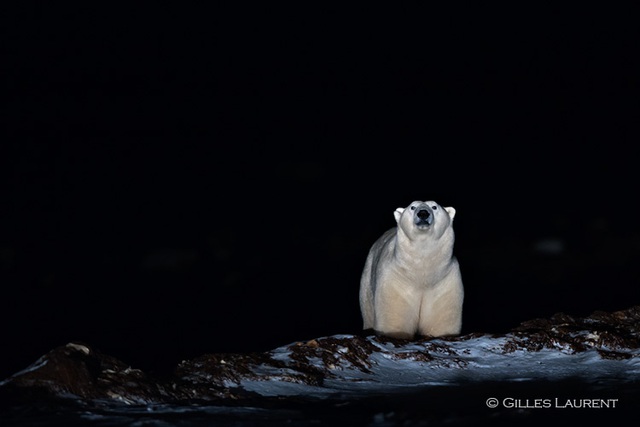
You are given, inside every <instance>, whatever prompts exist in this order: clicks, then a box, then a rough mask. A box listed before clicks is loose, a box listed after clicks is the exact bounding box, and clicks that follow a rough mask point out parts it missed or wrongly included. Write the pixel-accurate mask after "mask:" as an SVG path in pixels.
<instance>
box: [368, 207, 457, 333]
mask: <svg viewBox="0 0 640 427" xmlns="http://www.w3.org/2000/svg"><path fill="white" fill-rule="evenodd" d="M455 214H456V210H455V209H454V208H452V207H447V208H443V207H441V206H440V205H439V204H437V203H436V202H434V201H427V202H422V201H415V202H412V203H411V204H410V205H409V206H408V207H407V208H398V209H396V210H395V212H394V213H393V215H394V217H395V219H396V223H397V227H394V228H392V229H390V230H388V231H387V232H386V233H384V234H383V235H382V236H381V237H380V238H379V239H378V240H377V241H376V242H375V243H374V244H373V246H372V247H371V250H370V251H369V255H368V256H367V260H366V262H365V265H364V270H363V272H362V278H361V280H360V309H361V310H362V320H363V329H371V328H373V330H374V331H375V332H376V333H378V334H382V335H386V336H390V337H393V338H404V339H410V338H413V337H414V336H415V335H416V334H420V335H429V336H434V337H437V336H442V335H455V334H459V333H460V329H461V327H462V300H463V298H464V289H463V287H462V277H461V275H460V267H459V266H458V261H457V260H456V258H455V257H454V256H453V241H454V233H453V217H454V216H455Z"/></svg>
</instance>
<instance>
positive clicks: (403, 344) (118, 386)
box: [0, 306, 640, 405]
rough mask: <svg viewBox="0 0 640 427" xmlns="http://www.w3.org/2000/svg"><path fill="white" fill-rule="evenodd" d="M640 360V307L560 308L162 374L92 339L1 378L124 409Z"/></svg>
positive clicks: (22, 394)
mask: <svg viewBox="0 0 640 427" xmlns="http://www.w3.org/2000/svg"><path fill="white" fill-rule="evenodd" d="M577 355H583V356H584V357H582V358H581V359H580V361H581V363H582V365H580V364H576V363H574V362H575V360H577V359H575V358H576V357H577ZM560 356H561V357H560ZM639 357H640V306H636V307H631V308H629V309H627V310H622V311H617V312H612V313H605V312H595V313H593V314H592V315H590V316H588V317H584V318H579V317H574V316H570V315H567V314H563V313H559V314H556V315H554V316H552V317H551V318H549V319H533V320H529V321H526V322H523V323H522V324H520V325H519V326H518V327H516V328H514V330H513V331H511V332H509V333H507V334H502V335H487V334H479V333H474V334H468V335H463V336H458V337H444V338H437V339H436V338H428V337H427V338H422V339H418V340H411V341H407V340H395V339H389V338H385V337H377V336H374V335H369V336H353V335H335V336H329V337H322V338H316V339H313V340H310V341H306V342H295V343H292V344H289V345H286V346H283V347H280V348H277V349H274V350H271V351H268V352H264V353H248V354H206V355H203V356H200V357H198V358H195V359H192V360H186V361H183V362H181V363H180V364H179V365H178V366H177V367H176V369H175V371H174V372H173V373H172V374H171V375H168V376H167V377H164V378H156V377H153V376H150V375H148V374H146V373H144V372H142V371H140V370H138V369H135V368H133V367H131V366H129V365H128V364H126V363H124V362H122V361H120V360H118V359H116V358H113V357H111V356H109V355H105V354H102V353H100V352H99V351H97V350H96V349H94V348H92V347H91V346H90V345H87V344H84V343H69V344H67V345H65V346H61V347H58V348H56V349H53V350H52V351H50V352H49V353H47V354H46V355H44V356H42V357H41V358H40V359H38V360H37V361H36V362H35V363H33V364H32V365H31V366H30V367H28V368H27V369H25V370H23V371H21V372H18V373H16V374H14V375H13V376H11V377H10V378H8V379H6V380H5V381H2V382H1V383H0V401H2V402H4V405H12V404H15V403H16V402H17V403H20V402H29V401H34V400H36V399H43V398H47V397H49V398H55V399H75V400H79V401H94V402H95V401H110V402H118V403H121V404H125V405H147V404H163V403H176V402H218V403H220V402H225V404H229V402H234V401H247V400H250V399H256V398H278V397H279V396H294V395H305V396H330V395H333V394H336V393H342V394H344V393H352V394H354V395H355V394H357V393H369V392H372V391H374V392H380V391H383V392H384V391H388V390H391V389H394V388H397V387H405V386H407V385H410V386H411V385H412V386H420V387H424V386H428V385H430V384H441V383H449V384H450V383H455V382H460V381H475V380H477V381H486V380H491V381H496V380H498V381H509V380H519V379H522V378H530V377H532V376H534V377H536V378H546V377H545V375H547V376H553V378H557V377H562V376H563V375H564V376H565V377H573V376H576V375H584V376H586V377H588V376H589V375H593V376H594V377H595V376H598V375H599V376H602V375H619V376H621V377H624V376H627V377H629V378H637V377H638V376H639V375H640V372H638V369H637V366H636V365H637V360H639V359H638V358H639ZM632 362H633V363H632ZM618 364H619V365H618ZM542 365H544V367H543V368H539V367H538V366H542Z"/></svg>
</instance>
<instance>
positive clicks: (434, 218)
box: [393, 200, 456, 238]
mask: <svg viewBox="0 0 640 427" xmlns="http://www.w3.org/2000/svg"><path fill="white" fill-rule="evenodd" d="M455 215H456V210H455V209H454V208H452V207H447V208H443V207H442V206H440V205H439V204H437V203H436V202H434V201H432V200H430V201H427V202H421V201H419V200H416V201H415V202H412V203H411V204H410V205H409V206H407V207H406V208H398V209H396V210H395V212H394V213H393V216H394V217H395V219H396V222H397V223H398V227H400V228H401V229H402V231H403V232H404V233H405V234H406V235H408V236H415V235H418V234H425V235H433V236H434V237H436V238H438V237H440V236H442V234H444V232H445V231H446V230H447V229H449V228H450V227H451V224H452V223H453V217H454V216H455Z"/></svg>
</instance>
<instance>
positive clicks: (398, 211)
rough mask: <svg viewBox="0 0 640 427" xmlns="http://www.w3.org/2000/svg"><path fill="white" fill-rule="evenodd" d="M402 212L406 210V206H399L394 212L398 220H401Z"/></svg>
mask: <svg viewBox="0 0 640 427" xmlns="http://www.w3.org/2000/svg"><path fill="white" fill-rule="evenodd" d="M402 212H404V208H398V209H396V210H395V212H393V217H394V218H395V219H396V222H400V217H401V216H402Z"/></svg>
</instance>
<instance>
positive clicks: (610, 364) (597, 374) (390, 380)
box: [235, 334, 640, 398]
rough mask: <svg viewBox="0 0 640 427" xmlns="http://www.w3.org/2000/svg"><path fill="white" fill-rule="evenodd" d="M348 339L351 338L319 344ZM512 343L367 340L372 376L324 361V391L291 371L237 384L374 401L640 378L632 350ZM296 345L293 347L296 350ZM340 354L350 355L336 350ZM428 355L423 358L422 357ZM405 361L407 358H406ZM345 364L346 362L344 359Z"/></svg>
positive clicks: (277, 392)
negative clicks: (426, 391) (616, 356)
mask: <svg viewBox="0 0 640 427" xmlns="http://www.w3.org/2000/svg"><path fill="white" fill-rule="evenodd" d="M327 338H341V339H348V338H350V337H349V336H344V335H340V336H334V337H324V338H318V340H317V341H319V342H320V341H322V340H323V339H327ZM510 338H512V336H511V335H510V334H507V335H505V336H502V337H492V336H487V335H484V336H479V337H476V338H470V339H466V340H460V341H443V340H437V339H436V340H431V341H428V342H421V343H415V342H414V343H409V344H406V345H404V346H402V347H396V346H394V344H392V343H382V342H379V341H377V340H376V339H375V338H374V337H369V338H367V340H368V341H369V342H370V343H371V344H373V345H374V346H375V347H377V348H378V349H379V351H375V352H373V353H372V354H371V355H370V357H369V359H368V361H369V363H370V365H371V367H370V369H369V370H368V372H366V371H363V370H362V369H359V368H358V367H356V366H353V365H352V364H349V363H341V364H339V365H325V363H324V362H323V361H322V359H321V358H320V357H310V358H308V359H307V361H308V363H309V364H310V365H312V366H314V367H316V368H317V369H318V370H319V371H320V370H321V371H326V370H327V369H329V371H330V375H329V376H328V378H325V380H324V381H323V382H322V384H320V385H310V384H306V383H303V382H295V381H291V377H290V376H288V375H287V374H291V373H293V371H290V370H289V369H287V368H284V369H282V368H281V369H278V368H275V367H273V366H267V365H258V366H255V367H254V368H253V369H254V373H255V377H254V378H251V379H246V378H244V379H242V380H240V381H239V382H238V383H236V384H235V386H236V387H240V388H243V389H245V390H249V391H252V392H255V393H258V394H260V395H263V396H292V395H305V396H314V397H320V398H324V397H331V396H335V395H345V394H347V395H363V394H367V395H371V394H372V393H373V394H383V393H387V392H393V391H407V390H408V389H410V388H415V387H429V386H438V385H463V384H468V383H470V382H481V381H510V382H520V381H535V380H562V379H569V378H584V379H587V380H589V381H597V380H599V379H608V380H610V379H617V380H625V379H632V378H634V379H635V378H638V377H639V375H640V351H638V350H633V351H632V353H631V354H629V357H628V358H627V359H622V360H612V359H607V358H603V357H602V356H601V355H600V354H599V352H598V350H597V349H596V348H593V349H587V350H586V351H583V352H579V353H575V352H574V351H573V350H571V349H570V348H565V347H563V346H562V345H558V346H557V348H549V349H542V350H539V351H527V350H515V351H512V352H505V344H506V343H507V341H508V340H509V339H510ZM292 345H293V344H292ZM290 347H291V345H289V346H284V347H281V348H278V349H275V350H274V351H273V352H272V353H273V358H274V359H277V360H279V361H284V362H291V360H288V357H289V356H290V355H291V350H290ZM337 352H338V353H342V354H344V353H348V352H349V349H348V348H346V347H338V351H337ZM421 355H424V357H420V356H421ZM405 356H406V357H405ZM340 361H341V362H344V361H343V360H342V359H341V360H340Z"/></svg>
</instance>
